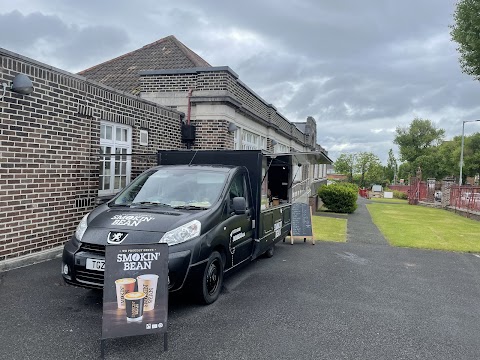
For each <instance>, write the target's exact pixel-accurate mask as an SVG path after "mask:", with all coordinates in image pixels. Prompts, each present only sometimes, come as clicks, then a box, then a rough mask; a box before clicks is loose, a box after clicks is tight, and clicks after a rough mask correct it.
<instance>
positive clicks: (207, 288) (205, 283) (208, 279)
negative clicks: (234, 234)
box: [197, 251, 223, 305]
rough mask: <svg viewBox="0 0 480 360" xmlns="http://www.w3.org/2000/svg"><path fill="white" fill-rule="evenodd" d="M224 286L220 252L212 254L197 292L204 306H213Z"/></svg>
mask: <svg viewBox="0 0 480 360" xmlns="http://www.w3.org/2000/svg"><path fill="white" fill-rule="evenodd" d="M222 284H223V260H222V256H221V255H220V253H219V252H218V251H214V252H213V253H211V254H210V256H209V258H208V261H207V266H206V267H205V270H204V272H203V276H202V279H201V286H200V288H199V290H198V292H197V296H198V300H199V301H200V303H202V304H206V305H208V304H211V303H213V302H215V301H216V300H217V299H218V297H219V296H220V291H221V290H222Z"/></svg>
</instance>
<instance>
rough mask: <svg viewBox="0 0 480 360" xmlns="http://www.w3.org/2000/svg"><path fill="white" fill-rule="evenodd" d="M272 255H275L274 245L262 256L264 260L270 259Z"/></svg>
mask: <svg viewBox="0 0 480 360" xmlns="http://www.w3.org/2000/svg"><path fill="white" fill-rule="evenodd" d="M274 253H275V245H272V247H271V248H270V249H268V250H267V251H265V254H264V255H265V257H266V258H271V257H272V256H273V254H274Z"/></svg>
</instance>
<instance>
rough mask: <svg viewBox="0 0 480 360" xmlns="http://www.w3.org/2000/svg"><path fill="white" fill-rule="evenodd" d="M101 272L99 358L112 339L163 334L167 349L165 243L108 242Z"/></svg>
mask: <svg viewBox="0 0 480 360" xmlns="http://www.w3.org/2000/svg"><path fill="white" fill-rule="evenodd" d="M104 274H105V275H104V286H103V316H102V336H101V339H100V355H101V358H102V359H104V358H105V352H106V340H107V339H112V338H126V337H132V336H142V335H153V334H160V333H163V349H164V351H168V335H167V333H168V331H167V324H168V320H167V318H168V245H167V244H163V243H160V244H126V245H123V244H118V245H108V246H107V247H106V249H105V273H104Z"/></svg>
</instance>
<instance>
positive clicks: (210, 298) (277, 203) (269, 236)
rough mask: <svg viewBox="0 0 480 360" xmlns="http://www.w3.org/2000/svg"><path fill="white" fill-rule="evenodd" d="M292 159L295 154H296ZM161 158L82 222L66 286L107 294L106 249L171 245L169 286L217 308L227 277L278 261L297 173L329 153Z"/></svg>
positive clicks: (69, 249) (70, 247)
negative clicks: (255, 263) (262, 261)
mask: <svg viewBox="0 0 480 360" xmlns="http://www.w3.org/2000/svg"><path fill="white" fill-rule="evenodd" d="M292 154H294V155H292ZM292 154H268V153H265V152H263V151H259V150H241V151H229V150H217V151H215V150H212V151H207V150H205V151H194V150H186V151H183V150H179V151H175V150H171V151H167V150H165V151H159V152H158V163H159V165H158V166H156V167H154V168H151V169H149V170H147V171H145V172H144V173H142V174H141V175H139V176H138V177H137V178H136V179H135V180H134V181H133V182H132V183H130V184H129V185H128V186H127V187H126V188H125V189H124V190H122V191H121V192H120V193H119V194H117V195H116V196H115V197H114V198H113V199H112V200H110V201H109V202H107V203H105V204H103V205H101V206H99V207H97V208H96V209H94V210H93V211H92V212H91V213H89V214H87V215H85V216H84V218H83V219H82V221H81V222H80V223H79V225H78V227H77V229H76V231H75V234H74V235H73V236H72V238H71V239H70V241H68V242H67V243H66V244H65V247H64V251H63V264H62V274H63V278H64V279H65V281H66V282H67V283H70V284H74V285H77V286H83V287H87V288H102V287H103V271H104V266H105V247H106V246H107V245H112V246H114V245H115V244H120V243H121V244H148V243H158V242H160V243H167V244H168V246H169V262H168V267H169V273H168V281H169V284H168V287H169V290H170V291H176V290H179V289H182V288H186V287H187V288H188V289H191V290H193V291H194V293H195V294H196V295H197V297H198V298H199V300H200V301H201V302H203V303H206V304H209V303H212V302H214V301H215V300H216V299H217V298H218V296H219V294H220V290H221V286H222V281H223V275H224V272H226V271H229V270H231V269H233V268H235V267H236V266H238V265H240V264H242V263H244V262H246V261H250V260H252V259H255V258H257V257H258V256H260V255H262V254H266V255H267V256H272V255H273V250H274V245H275V243H276V242H278V241H280V240H282V239H284V238H285V237H286V236H287V235H288V233H289V231H290V210H291V198H292V191H291V186H292V183H293V180H294V179H293V174H292V166H293V165H301V161H308V162H312V160H314V161H316V162H317V163H330V159H328V157H326V155H324V154H323V153H292Z"/></svg>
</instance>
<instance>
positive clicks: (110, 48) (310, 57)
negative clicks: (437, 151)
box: [0, 0, 480, 162]
mask: <svg viewBox="0 0 480 360" xmlns="http://www.w3.org/2000/svg"><path fill="white" fill-rule="evenodd" d="M227 3H229V4H228V5H227ZM230 4H231V5H230ZM233 4H235V5H233ZM287 4H288V5H287ZM454 8H455V0H421V1H419V0H402V1H399V0H367V1H358V0H322V1H319V0H292V1H289V2H279V1H274V0H255V1H252V0H243V1H241V2H238V1H235V2H233V1H232V2H226V1H213V0H202V1H194V0H182V1H166V0H143V1H141V2H135V1H129V0H115V1H113V0H112V1H110V0H103V1H97V0H82V1H68V0H15V1H6V0H2V7H1V9H0V33H1V34H2V37H1V40H0V47H3V48H5V49H7V50H10V51H14V52H17V53H20V54H22V55H24V56H28V57H31V58H33V59H35V60H38V61H42V62H45V63H47V64H49V65H53V66H55V67H59V68H61V69H64V70H67V71H70V72H77V71H80V70H83V69H86V68H88V67H90V66H93V65H95V64H98V63H100V62H103V61H106V60H109V59H111V58H113V57H116V56H119V55H122V54H124V53H126V52H129V51H132V50H135V49H138V48H140V47H142V46H143V45H146V44H149V43H151V42H154V41H156V40H158V39H161V38H163V37H165V36H168V35H175V36H176V37H177V39H179V40H180V41H181V42H183V43H184V44H185V45H186V46H188V47H189V48H190V49H192V50H193V51H195V52H196V53H198V54H199V55H200V56H201V57H203V58H204V59H205V60H206V61H208V62H209V63H210V64H211V65H213V66H224V65H227V66H229V67H230V68H231V69H232V70H233V71H235V72H236V73H237V74H238V75H239V76H240V79H241V80H242V81H243V82H244V83H245V84H247V85H248V86H249V87H250V88H251V89H252V90H254V91H255V92H256V93H257V94H259V95H260V96H261V97H262V98H263V99H264V100H266V101H267V102H269V103H272V104H274V105H275V107H276V108H277V109H278V111H279V112H280V113H282V114H283V115H285V116H286V117H287V118H288V119H289V120H291V121H304V120H305V119H306V117H307V116H313V117H314V118H315V119H316V121H317V127H318V143H319V144H321V145H322V146H324V147H325V148H326V149H327V150H328V151H329V154H330V156H331V157H332V158H333V159H336V158H337V156H338V155H339V154H340V153H342V152H359V151H369V152H373V153H375V154H376V155H378V156H379V157H380V159H381V160H382V161H383V162H385V161H386V158H387V153H388V150H389V149H390V148H393V150H394V151H395V153H398V149H397V147H396V145H394V144H393V139H394V135H395V128H396V127H397V126H408V124H410V122H411V121H412V120H413V119H414V118H415V117H421V118H424V119H429V120H432V121H433V122H434V123H435V124H436V126H437V127H439V128H443V129H445V130H446V135H447V136H446V138H447V139H449V138H452V137H453V136H455V135H460V134H461V130H462V120H470V119H477V118H480V83H479V82H477V81H474V80H473V78H471V77H469V76H467V75H464V74H462V73H461V71H460V66H459V63H458V54H457V52H456V44H455V43H453V42H452V41H451V40H450V34H449V32H450V29H449V25H452V24H453V12H454ZM472 132H480V123H471V124H466V126H465V133H466V134H469V133H472Z"/></svg>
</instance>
